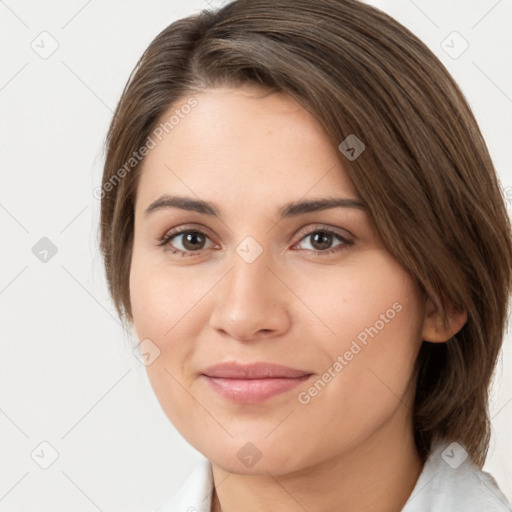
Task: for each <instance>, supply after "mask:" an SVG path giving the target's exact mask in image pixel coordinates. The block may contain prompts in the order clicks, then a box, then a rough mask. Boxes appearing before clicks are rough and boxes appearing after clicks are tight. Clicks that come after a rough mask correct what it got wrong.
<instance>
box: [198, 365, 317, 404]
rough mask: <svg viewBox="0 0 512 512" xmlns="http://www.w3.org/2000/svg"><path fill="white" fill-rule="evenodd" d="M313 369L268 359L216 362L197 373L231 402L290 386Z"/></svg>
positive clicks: (257, 397)
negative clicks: (301, 368)
mask: <svg viewBox="0 0 512 512" xmlns="http://www.w3.org/2000/svg"><path fill="white" fill-rule="evenodd" d="M312 375H313V373H311V372H308V371H303V370H298V369H295V368H290V367H287V366H282V365H276V364H272V363H253V364H241V363H236V362H227V363H220V364H217V365H214V366H211V367H209V368H207V369H206V370H204V371H203V372H202V373H201V378H203V379H205V380H206V382H207V383H208V385H209V387H210V389H212V390H213V391H215V392H216V393H217V394H219V395H220V396H222V397H223V398H226V399H228V400H230V401H232V402H235V403H239V404H253V403H258V402H262V401H264V400H267V399H270V398H272V397H274V396H276V395H280V394H282V393H285V392H287V391H290V390H292V389H293V388H295V387H296V386H298V385H299V384H301V383H303V382H304V381H306V380H308V379H309V378H310V377H311V376H312Z"/></svg>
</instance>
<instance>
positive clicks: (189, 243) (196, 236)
mask: <svg viewBox="0 0 512 512" xmlns="http://www.w3.org/2000/svg"><path fill="white" fill-rule="evenodd" d="M197 244H198V245H199V246H198V245H197ZM203 245H204V238H203V237H202V235H201V233H198V232H196V231H194V232H192V233H187V234H186V235H185V236H184V239H183V246H184V247H185V248H186V249H189V250H191V251H193V250H197V249H202V247H203Z"/></svg>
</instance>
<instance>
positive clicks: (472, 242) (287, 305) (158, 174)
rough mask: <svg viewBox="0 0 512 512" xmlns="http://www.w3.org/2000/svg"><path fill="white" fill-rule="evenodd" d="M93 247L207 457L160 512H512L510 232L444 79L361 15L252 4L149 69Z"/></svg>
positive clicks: (208, 21) (328, 2)
mask: <svg viewBox="0 0 512 512" xmlns="http://www.w3.org/2000/svg"><path fill="white" fill-rule="evenodd" d="M101 195H102V205H101V248H102V252H103V255H104V258H105V266H106V274H107V280H108V284H109V287H110V290H111V293H112V296H113V300H114V302H115V305H116V308H117V310H118V312H119V314H120V317H121V318H122V319H123V320H125V325H126V326H127V327H128V328H133V329H134V330H135V331H136V334H137V336H138V339H140V340H141V344H140V346H141V349H142V352H143V354H144V357H145V360H146V364H147V371H148V376H149V379H150V381H151V384H152V386H153V389H154V391H155V393H156V395H157V397H158V399H159V401H160V403H161V406H162V408H163V410H164V411H165V413H166V414H167V415H168V417H169V419H170V420H171V421H172V423H173V424H174V425H175V426H176V428H177V429H178V430H179V432H180V433H181V434H182V435H183V436H184V438H185V439H186V440H187V441H188V442H189V443H190V444H191V445H192V446H193V447H194V448H196V449H197V450H198V451H200V452H201V453H202V454H203V455H204V456H205V457H206V459H205V461H204V463H202V464H200V465H199V466H198V468H197V469H196V471H195V472H194V473H193V474H192V475H191V477H190V478H189V480H188V481H187V482H186V484H185V485H184V486H183V488H182V489H181V491H180V493H178V494H177V495H176V496H174V497H173V498H171V500H170V501H169V502H168V503H166V504H164V505H163V506H162V508H161V509H160V510H161V511H164V510H165V511H171V510H172V511H173V512H175V511H182V510H183V511H185V510H188V511H192V510H202V511H212V512H219V511H224V512H226V511H228V512H229V511H231V510H244V511H248V510H280V511H288V510H290V511H291V510H294V511H295V510H307V511H310V512H313V511H315V512H317V511H318V512H320V511H332V510H337V511H351V512H352V511H359V510H361V511H362V510H365V511H367V510H371V511H373V512H380V511H390V510H393V511H395V510H396V511H400V510H402V511H404V512H413V511H427V510H428V511H430V510H436V511H439V510H443V511H452V510H465V511H468V510H475V511H476V510H478V511H482V510H486V511H505V510H510V506H509V505H508V503H507V501H506V499H505V497H504V496H503V494H502V493H501V491H500V490H499V489H498V487H497V485H496V483H495V481H494V480H493V479H492V477H491V476H490V475H488V474H487V473H485V472H483V471H482V470H481V468H482V466H483V463H484V461H485V456H486V453H487V449H488V444H489V435H490V421H489V416H488V412H487V404H488V390H489V385H490V382H491V377H492V374H493V370H494V367H495V363H496V359H497V356H498V354H499V350H500V347H501V344H502V340H503V332H504V326H505V322H506V319H507V303H508V298H509V296H510V290H511V266H512V246H511V230H510V223H509V219H508V216H507V212H506V209H505V206H504V201H503V198H502V195H501V192H500V188H499V184H498V181H497V177H496V173H495V170H494V168H493V164H492V162H491V159H490V157H489V154H488V151H487V148H486V145H485V143H484V141H483V138H482V136H481V134H480V132H479V129H478V127H477V124H476V121H475V119H474V117H473V115H472V113H471V111H470V109H469V107H468V105H467V103H466V102H465V100H464V98H463V95H462V93H461V92H460V90H459V88H458V87H457V85H456V84H455V83H454V81H453V79H452V78H451V77H450V75H449V74H448V72H447V71H446V69H445V68H444V67H443V65H442V64H441V63H440V62H439V61H438V59H437V58H436V57H435V56H434V55H433V54H432V53H431V52H430V51H429V50H428V49H427V47H426V46H425V45H424V44H422V43H421V42H420V41H419V40H418V39H417V38H416V37H415V36H414V35H412V34H411V33H410V32H409V31H408V30H407V29H405V28H404V27H403V26H401V25H400V24H398V23H397V22H396V21H394V20H393V19H391V18H390V17H388V16H387V15H385V14H383V13H382V12H380V11H378V10H376V9H374V8H372V7H370V6H367V5H365V4H362V3H359V2H357V1H355V0H320V1H313V0H299V1H291V0H277V1H274V0H272V1H271V0H239V1H235V2H233V3H231V4H228V5H227V6H225V7H224V8H222V9H220V10H219V11H218V12H207V11H204V12H203V13H201V14H200V15H197V16H191V17H189V18H186V19H182V20H179V21H177V22H175V23H173V24H172V25H170V26H169V27H168V28H166V29H165V30H164V31H163V32H162V33H160V34H159V35H158V36H157V37H156V38H155V40H154V41H153V42H152V43H151V44H150V46H149V47H148V49H147V50H146V51H145V52H144V54H143V56H142V57H141V59H140V61H139V62H138V64H137V67H136V69H135V70H134V73H133V74H132V76H131V77H130V80H129V82H128V84H127V86H126V88H125V90H124V92H123V95H122V97H121V100H120V102H119V104H118V106H117V109H116V112H115V116H114V119H113V121H112V124H111V126H110V130H109V133H108V137H107V154H106V162H105V168H104V176H103V185H102V194H101Z"/></svg>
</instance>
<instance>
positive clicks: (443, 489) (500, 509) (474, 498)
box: [402, 441, 512, 512]
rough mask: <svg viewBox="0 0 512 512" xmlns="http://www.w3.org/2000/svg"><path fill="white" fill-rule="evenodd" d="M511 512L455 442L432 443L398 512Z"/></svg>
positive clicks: (493, 483) (493, 484)
mask: <svg viewBox="0 0 512 512" xmlns="http://www.w3.org/2000/svg"><path fill="white" fill-rule="evenodd" d="M439 510H442V511H443V512H459V511H461V512H462V511H464V512H473V511H474V512H482V511H484V510H485V512H512V508H511V507H510V504H509V503H508V501H507V499H506V498H505V496H504V495H503V493H502V492H501V490H500V489H499V488H498V485H497V484H496V481H495V480H494V478H493V477H492V476H491V475H490V474H489V473H486V472H485V471H482V470H481V469H480V468H479V467H477V466H476V465H475V464H473V463H472V462H471V460H470V459H469V458H468V456H467V452H466V451H465V450H464V448H463V447H462V446H461V445H460V444H458V443H455V442H442V441H436V442H435V443H434V444H433V446H432V450H431V453H430V455H429V457H428V459H427V461H426V462H425V466H424V467H423V471H422V473H421V475H420V477H419V478H418V481H417V482H416V486H415V488H414V490H413V492H412V494H411V496H410V497H409V500H408V501H407V503H406V504H405V507H404V508H403V509H402V512H434V511H435V512H437V511H439Z"/></svg>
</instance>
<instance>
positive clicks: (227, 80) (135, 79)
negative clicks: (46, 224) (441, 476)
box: [101, 0, 512, 467]
mask: <svg viewBox="0 0 512 512" xmlns="http://www.w3.org/2000/svg"><path fill="white" fill-rule="evenodd" d="M247 83H252V84H258V85H262V86H264V87H266V88H268V89H269V90H276V91H284V92H286V93H288V94H290V95H291V96H292V97H293V98H295V99H296V100H297V101H298V102H299V103H300V104H302V105H303V106H304V108H306V109H307V110H309V111H310V112H311V113H312V114H313V115H314V116H315V117H316V118H317V119H318V120H319V122H320V123H321V124H322V126H323V127H324V128H325V130H326V132H327V134H328V136H329V137H330V138H331V139H332V142H333V144H335V145H336V146H338V144H340V142H341V141H343V140H344V139H345V138H346V137H347V136H348V135H349V134H355V135H356V136H357V137H358V138H359V139H360V140H361V141H363V143H364V144H365V146H366V149H365V151H364V152H363V153H362V154H361V155H360V156H359V157H358V158H357V159H355V160H353V161H351V160H349V159H345V158H344V157H342V156H341V153H340V158H343V165H344V168H345V169H346V172H347V174H348V176H349V177H350V179H351V180H352V183H353V184H354V187H355V189H356V191H357V193H358V194H359V196H360V197H361V199H362V200H363V201H364V203H365V204H366V206H367V208H368V211H369V214H370V216H371V218H372V220H373V222H374V223H375V225H376V227H377V229H378V231H379V233H380V235H381V237H382V239H383V241H384V244H385V246H386V247H387V249H388V250H389V251H390V252H391V254H393V256H394V257H395V258H396V260H397V261H398V262H399V263H401V264H402V265H403V266H404V267H405V268H406V269H407V270H408V271H409V272H410V274H411V275H412V276H413V277H414V278H415V279H416V281H417V283H418V284H419V286H420V289H421V290H422V292H423V294H424V297H427V296H428V297H429V298H430V299H431V300H432V302H433V303H434V305H435V307H436V308H437V311H438V312H440V314H441V316H442V318H443V321H445V320H446V316H445V312H446V308H447V307H448V305H450V304H451V305H453V306H454V307H458V308H462V309H464V310H466V312H467V314H468V320H467V322H466V324H465V325H464V327H463V328H462V329H461V330H460V331H459V333H457V335H456V336H453V337H452V338H451V339H450V340H449V341H448V342H446V343H429V342H423V343H422V346H421V349H420V353H419V356H418V360H417V365H416V372H417V373H416V375H417V385H416V396H415V402H414V410H413V421H414V432H415V440H416V446H417V448H418V451H419V453H420V455H421V456H422V457H423V458H424V457H426V455H427V454H428V453H429V451H430V447H431V444H432V441H433V439H434V438H435V437H438V436H439V437H442V438H445V439H452V440H456V441H458V442H460V443H462V444H463V446H464V447H465V448H466V450H467V451H468V453H469V455H470V457H471V459H472V460H473V461H474V462H475V463H477V464H478V465H479V466H480V467H481V466H482V465H483V462H484V460H485V456H486V453H487V449H488V444H489V437H490V420H489V413H488V391H489V386H490V382H491V378H492V375H493V372H494V368H495V365H496V361H497V357H498V354H499V350H500V348H501V344H502V340H503V335H504V329H505V327H506V323H507V317H508V299H509V295H510V291H511V286H512V282H511V267H512V244H511V228H510V221H509V218H508V214H507V211H506V207H505V204H504V200H503V197H502V193H501V190H500V186H499V183H498V180H497V177H496V173H495V170H494V167H493V164H492V161H491V158H490V156H489V153H488V150H487V147H486V144H485V141H484V139H483V137H482V135H481V133H480V131H479V129H478V126H477V123H476V120H475V118H474V116H473V114H472V112H471V110H470V108H469V106H468V104H467V102H466V101H465V99H464V96H463V94H462V92H461V91H460V89H459V87H458V86H457V84H456V83H455V81H454V80H453V79H452V78H451V76H450V74H449V73H448V71H447V70H446V69H445V67H444V66H443V65H442V63H441V62H440V61H439V60H438V59H437V58H436V57H435V56H434V54H433V53H432V52H431V51H430V50H429V49H428V48H427V47H426V46H425V45H424V44H423V43H422V42H421V41H420V40H419V39H418V38H417V37H416V36H414V35H413V34H412V33H411V32H410V31H409V30H407V29H406V28H405V27H403V26H402V25H400V24H399V23H398V22H397V21H395V20H394V19H392V18H391V17H389V16H388V15H386V14H384V13H382V12H380V11H379V10H377V9H375V8H373V7H370V6H368V5H365V4H363V3H360V2H358V1H355V0H238V1H234V2H232V3H230V4H228V5H226V6H225V7H223V8H222V9H220V10H218V11H203V12H201V13H200V14H198V15H194V16H190V17H188V18H185V19H181V20H178V21H176V22H174V23H172V24H171V25H170V26H168V27H167V28H166V29H164V30H163V31H162V32H161V33H160V34H159V35H158V36H157V37H156V38H155V39H154V40H153V42H152V43H151V44H150V46H149V47H148V48H147V49H146V51H145V52H144V53H143V55H142V56H141V58H140V59H139V61H138V63H137V65H136V67H135V69H134V70H133V72H132V74H131V76H130V78H129V80H128V83H127V85H126V86H125V89H124V91H123V93H122V96H121V99H120V101H119V103H118V105H117V108H116V111H115V115H114V118H113V120H112V123H111V125H110V128H109V132H108V136H107V139H106V161H105V166H104V174H103V182H102V191H101V198H102V201H101V251H102V253H103V256H104V262H105V268H106V276H107V281H108V285H109V288H110V292H111V295H112V297H113V300H114V303H115V306H116V309H117V311H118V313H119V315H120V317H121V319H123V321H126V320H129V321H131V320H132V316H131V308H130V294H129V273H130V264H131V251H132V243H133V228H134V201H135V194H136V190H137V180H138V176H139V172H138V171H139V170H140V163H139V162H135V163H133V162H132V164H130V165H131V166H132V167H133V168H132V169H130V168H129V169H127V167H126V162H127V161H129V160H130V158H131V157H132V155H133V154H134V152H136V151H138V150H139V148H141V147H143V146H144V145H145V144H147V141H148V136H149V134H150V133H151V131H152V130H153V129H154V127H155V126H157V124H158V123H159V122H160V119H161V118H162V116H163V114H164V113H165V112H167V111H168V109H169V108H170V107H171V106H173V105H174V104H176V102H177V101H179V100H181V99H182V98H184V97H186V96H187V95H190V94H194V92H197V91H200V90H201V89H203V88H205V87H207V86H208V85H210V84H212V85H215V86H217V85H229V86H233V87H238V86H242V85H244V84H247ZM123 166H124V167H123ZM122 168H124V172H121V169H122Z"/></svg>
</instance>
